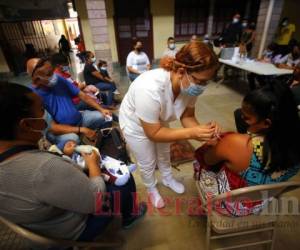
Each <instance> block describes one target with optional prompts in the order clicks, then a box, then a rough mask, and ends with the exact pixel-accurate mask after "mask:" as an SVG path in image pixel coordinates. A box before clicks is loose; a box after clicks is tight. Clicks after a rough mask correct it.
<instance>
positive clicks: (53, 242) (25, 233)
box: [0, 216, 123, 249]
mask: <svg viewBox="0 0 300 250" xmlns="http://www.w3.org/2000/svg"><path fill="white" fill-rule="evenodd" d="M0 223H1V224H3V225H5V226H6V227H8V228H9V229H10V230H11V231H13V232H14V233H16V234H17V235H19V236H21V237H22V238H25V239H27V240H29V241H30V242H32V243H34V245H35V246H39V247H45V248H46V249H47V248H49V247H60V248H70V247H73V248H74V249H80V248H85V247H93V248H118V247H120V246H122V244H123V241H120V240H119V241H118V242H80V241H75V240H63V239H53V238H48V237H46V236H42V235H39V234H37V233H34V232H32V231H29V230H28V229H25V228H23V227H21V226H19V225H17V224H15V223H13V222H11V221H9V220H7V219H5V218H3V217H2V216H0Z"/></svg>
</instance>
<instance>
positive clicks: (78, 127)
mask: <svg viewBox="0 0 300 250" xmlns="http://www.w3.org/2000/svg"><path fill="white" fill-rule="evenodd" d="M78 134H80V126H79V127H78Z"/></svg>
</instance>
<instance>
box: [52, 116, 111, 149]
mask: <svg viewBox="0 0 300 250" xmlns="http://www.w3.org/2000/svg"><path fill="white" fill-rule="evenodd" d="M81 114H82V121H81V122H80V123H79V124H77V126H81V127H86V128H90V129H93V130H95V129H99V128H100V129H101V128H107V127H111V125H112V122H107V121H105V119H104V115H103V114H102V113H100V112H99V111H96V110H95V111H91V110H84V111H82V112H81ZM46 138H47V140H48V141H49V142H51V143H52V144H58V143H60V142H62V141H70V140H72V141H75V142H76V143H77V144H80V139H79V136H78V135H77V134H75V133H68V134H63V135H54V134H52V133H51V132H48V133H47V135H46Z"/></svg>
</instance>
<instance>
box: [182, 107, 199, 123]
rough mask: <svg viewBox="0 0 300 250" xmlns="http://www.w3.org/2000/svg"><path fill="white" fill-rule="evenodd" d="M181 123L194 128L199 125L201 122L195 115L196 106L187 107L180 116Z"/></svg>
mask: <svg viewBox="0 0 300 250" xmlns="http://www.w3.org/2000/svg"><path fill="white" fill-rule="evenodd" d="M180 121H181V124H182V126H183V127H185V128H193V127H197V126H199V125H200V124H199V122H198V121H197V119H196V117H195V107H193V108H192V107H187V108H186V109H185V111H184V112H183V114H182V116H181V118H180Z"/></svg>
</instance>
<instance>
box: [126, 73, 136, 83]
mask: <svg viewBox="0 0 300 250" xmlns="http://www.w3.org/2000/svg"><path fill="white" fill-rule="evenodd" d="M138 76H139V74H136V73H130V72H129V73H128V77H129V79H130V81H131V82H133V81H134V80H135V79H136V78H137V77H138Z"/></svg>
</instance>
